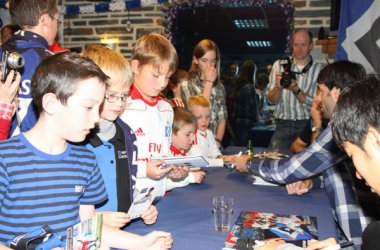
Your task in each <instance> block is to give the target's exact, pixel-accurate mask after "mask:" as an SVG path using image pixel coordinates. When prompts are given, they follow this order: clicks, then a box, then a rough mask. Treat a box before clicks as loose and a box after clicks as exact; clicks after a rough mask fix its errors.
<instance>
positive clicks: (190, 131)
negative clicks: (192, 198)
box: [167, 107, 206, 190]
mask: <svg viewBox="0 0 380 250" xmlns="http://www.w3.org/2000/svg"><path fill="white" fill-rule="evenodd" d="M196 127H197V121H196V119H195V117H194V115H193V114H192V113H191V112H190V111H188V110H186V109H185V108H181V107H176V108H174V120H173V131H172V145H171V146H170V152H171V154H172V156H186V155H187V152H188V151H189V149H190V148H191V147H192V146H193V142H194V131H195V130H196ZM205 176H206V173H205V172H204V171H201V170H194V171H190V173H189V175H188V176H187V177H186V178H185V179H184V180H183V181H179V182H173V181H171V180H170V179H169V180H168V181H167V190H171V189H173V188H175V187H183V186H186V185H188V184H190V183H201V182H202V180H203V179H204V177H205Z"/></svg>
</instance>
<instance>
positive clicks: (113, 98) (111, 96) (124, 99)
mask: <svg viewBox="0 0 380 250" xmlns="http://www.w3.org/2000/svg"><path fill="white" fill-rule="evenodd" d="M104 98H105V99H106V100H107V101H108V102H109V103H115V102H117V101H119V100H121V101H122V102H127V100H128V94H121V96H117V95H115V94H106V95H105V96H104Z"/></svg>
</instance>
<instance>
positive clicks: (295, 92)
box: [293, 88, 302, 96]
mask: <svg viewBox="0 0 380 250" xmlns="http://www.w3.org/2000/svg"><path fill="white" fill-rule="evenodd" d="M301 91H302V90H301V89H300V88H298V89H297V90H295V91H293V94H294V95H296V96H298V95H299V93H301Z"/></svg>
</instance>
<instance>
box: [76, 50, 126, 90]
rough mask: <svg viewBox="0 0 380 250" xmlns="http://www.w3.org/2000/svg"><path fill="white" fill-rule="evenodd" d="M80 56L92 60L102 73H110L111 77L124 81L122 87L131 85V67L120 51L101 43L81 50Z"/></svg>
mask: <svg viewBox="0 0 380 250" xmlns="http://www.w3.org/2000/svg"><path fill="white" fill-rule="evenodd" d="M82 56H84V57H87V58H89V59H91V60H92V61H94V62H95V63H96V64H97V65H98V66H99V67H100V68H101V69H102V70H103V71H104V73H106V74H107V73H108V74H112V78H113V77H115V78H117V79H120V81H121V82H123V83H124V87H126V88H128V89H129V88H130V87H131V84H132V79H133V73H132V68H131V65H130V64H129V62H128V60H127V59H126V58H125V57H124V56H123V55H122V54H121V53H120V52H118V51H116V50H112V49H110V48H108V47H106V46H103V45H90V46H88V47H87V49H85V50H84V51H83V52H82ZM110 77H111V76H110ZM111 84H112V82H111Z"/></svg>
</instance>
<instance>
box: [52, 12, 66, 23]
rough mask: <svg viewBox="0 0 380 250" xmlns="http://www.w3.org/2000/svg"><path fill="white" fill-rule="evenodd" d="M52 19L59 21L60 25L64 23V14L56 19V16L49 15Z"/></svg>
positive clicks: (60, 14) (59, 14)
mask: <svg viewBox="0 0 380 250" xmlns="http://www.w3.org/2000/svg"><path fill="white" fill-rule="evenodd" d="M49 16H50V17H51V18H53V19H55V20H57V21H58V24H61V23H63V13H58V17H55V16H54V15H49Z"/></svg>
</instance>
